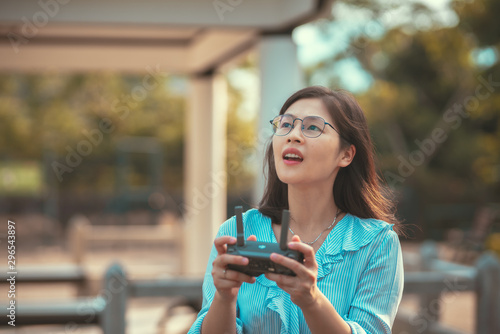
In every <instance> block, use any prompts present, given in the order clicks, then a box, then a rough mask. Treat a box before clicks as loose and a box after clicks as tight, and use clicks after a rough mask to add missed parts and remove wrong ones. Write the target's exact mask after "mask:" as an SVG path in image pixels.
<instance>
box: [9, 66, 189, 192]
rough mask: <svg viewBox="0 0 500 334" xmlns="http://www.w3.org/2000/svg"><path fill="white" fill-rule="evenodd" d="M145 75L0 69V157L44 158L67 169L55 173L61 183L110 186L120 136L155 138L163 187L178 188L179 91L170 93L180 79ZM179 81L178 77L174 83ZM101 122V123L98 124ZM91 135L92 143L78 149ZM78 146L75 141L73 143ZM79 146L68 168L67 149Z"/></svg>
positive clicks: (73, 186) (180, 141) (181, 124)
mask: <svg viewBox="0 0 500 334" xmlns="http://www.w3.org/2000/svg"><path fill="white" fill-rule="evenodd" d="M145 76H146V74H144V75H118V74H111V73H89V74H85V75H83V74H72V75H69V74H54V73H50V74H39V75H24V74H2V75H1V76H0V131H1V133H2V135H1V136H0V152H1V154H0V158H1V159H2V160H7V161H13V160H22V161H25V160H31V161H42V160H43V159H45V161H46V166H45V167H46V168H47V167H48V168H49V170H48V172H49V173H51V174H53V173H54V170H53V166H52V164H53V163H54V162H58V163H60V164H61V165H64V166H67V167H68V168H71V172H68V173H62V175H61V177H62V180H61V182H60V183H59V186H60V187H61V188H68V189H73V190H82V191H83V190H85V189H87V190H97V191H99V190H101V191H106V192H109V191H112V189H113V187H114V180H115V175H114V174H115V171H114V168H113V166H114V165H115V163H116V146H117V143H118V141H119V140H120V138H122V137H125V136H150V137H155V138H156V139H157V140H158V141H159V143H160V145H161V147H162V149H163V152H164V165H165V169H164V174H163V179H164V185H163V186H164V187H166V188H167V189H174V190H179V189H180V188H182V152H183V133H184V109H185V107H184V106H185V98H184V96H181V95H177V94H174V93H172V89H171V85H173V84H179V82H180V80H179V79H177V78H169V77H156V78H155V80H156V84H153V81H149V82H148V85H145V84H144V81H143V80H144V78H145ZM180 83H181V84H182V82H180ZM103 122H104V124H105V125H104V126H103ZM89 133H94V134H95V133H100V134H101V136H102V140H99V135H97V134H96V135H95V136H96V137H94V143H93V144H92V145H91V146H90V149H89V147H83V146H82V145H84V144H82V142H85V141H86V142H92V141H91V140H89V137H88V134H89ZM79 145H80V146H79ZM79 147H80V149H81V150H83V152H89V153H88V154H86V155H81V158H82V160H81V162H80V163H78V164H77V166H70V165H69V164H68V162H67V160H66V159H67V156H68V153H69V152H70V151H71V150H73V151H76V152H78V148H79ZM85 149H86V150H85Z"/></svg>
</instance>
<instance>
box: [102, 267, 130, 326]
mask: <svg viewBox="0 0 500 334" xmlns="http://www.w3.org/2000/svg"><path fill="white" fill-rule="evenodd" d="M127 290H128V282H127V278H126V276H125V272H124V271H123V268H122V266H121V265H120V264H118V263H115V264H113V265H111V266H110V267H109V269H108V270H107V272H106V276H105V277H104V287H103V290H101V293H100V294H101V297H103V298H104V300H105V301H106V307H105V309H104V311H103V314H102V317H101V319H100V323H101V328H102V332H103V334H125V327H126V324H125V311H126V308H127V295H128V293H127V292H128V291H127Z"/></svg>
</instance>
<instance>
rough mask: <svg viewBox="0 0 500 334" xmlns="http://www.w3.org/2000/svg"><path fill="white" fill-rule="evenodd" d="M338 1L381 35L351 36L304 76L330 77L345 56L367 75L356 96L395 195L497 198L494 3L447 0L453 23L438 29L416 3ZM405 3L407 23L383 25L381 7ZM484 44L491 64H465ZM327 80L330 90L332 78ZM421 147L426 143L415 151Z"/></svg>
mask: <svg viewBox="0 0 500 334" xmlns="http://www.w3.org/2000/svg"><path fill="white" fill-rule="evenodd" d="M339 3H340V4H342V5H346V6H350V8H351V9H352V10H356V9H357V10H360V11H362V12H363V13H366V12H368V13H369V15H368V17H369V18H370V19H371V20H373V21H374V22H378V23H384V22H385V25H384V29H385V32H384V34H383V35H382V37H380V38H370V37H369V34H368V33H367V31H366V29H365V31H364V32H363V31H362V32H361V33H358V34H353V36H352V37H351V39H350V42H349V45H348V46H347V47H346V50H344V51H343V52H341V53H338V54H336V55H335V56H333V57H332V58H331V59H327V60H325V61H323V62H322V63H320V64H318V65H316V66H315V67H313V68H310V69H308V70H307V74H308V78H310V79H311V78H313V77H314V75H315V74H316V73H325V72H327V73H334V71H333V69H334V68H335V66H336V64H338V63H339V62H340V61H341V60H343V59H349V58H355V59H356V60H357V61H359V63H360V64H362V66H363V69H364V70H365V71H366V72H368V73H369V74H370V75H371V76H372V77H373V78H374V84H373V85H372V86H371V87H370V89H368V90H367V91H365V92H362V93H359V94H358V96H357V97H358V99H359V101H360V104H361V105H362V107H363V109H364V110H365V112H366V114H367V118H368V121H369V123H370V128H371V131H372V136H373V138H374V142H375V144H376V147H377V152H378V157H379V159H378V163H379V167H380V170H381V171H383V174H384V176H385V177H386V178H387V176H388V175H389V176H392V177H389V179H388V182H389V184H390V185H392V186H393V187H394V188H396V189H399V190H401V191H402V192H403V188H408V187H409V188H411V189H412V192H416V193H417V196H418V198H419V199H420V201H422V202H423V203H424V204H425V203H443V202H474V203H481V202H498V201H500V65H499V62H498V55H499V47H500V38H499V36H500V23H499V21H498V19H497V17H496V16H497V14H498V12H499V10H500V7H499V6H500V3H499V2H498V1H495V0H477V1H474V2H470V1H467V2H466V1H456V2H454V3H453V6H454V8H455V11H456V14H457V17H458V19H459V22H458V25H453V26H446V25H442V24H439V23H438V20H437V16H436V15H435V13H433V11H432V10H430V9H428V8H426V7H425V6H423V5H422V4H417V2H416V1H415V2H410V3H408V2H401V3H395V2H372V1H370V2H367V1H355V2H352V1H349V2H346V1H341V2H339ZM405 6H406V7H407V8H406V10H407V11H410V12H411V13H412V15H411V16H410V17H409V18H410V19H409V20H407V21H403V20H402V21H401V22H400V24H395V23H394V21H396V20H392V21H389V20H385V21H384V19H383V18H384V17H387V16H388V11H390V10H400V11H404V8H403V7H405ZM398 8H399V9H398ZM424 16H426V17H427V18H428V20H427V21H425V22H430V23H429V24H427V25H426V26H425V28H422V27H421V25H420V26H419V24H418V21H419V20H418V19H417V18H419V19H421V18H423V17H424ZM392 18H393V19H394V18H395V16H392ZM412 18H415V19H412ZM387 22H389V23H387ZM323 24H324V23H323ZM331 24H335V22H334V21H333V22H332V23H331ZM326 34H328V32H327V33H326ZM485 48H486V49H487V50H489V51H491V54H495V53H496V62H495V61H494V62H492V64H482V63H479V62H477V60H475V59H474V57H473V55H474V53H475V52H477V50H484V49H485ZM488 81H490V84H485V82H488ZM330 82H331V83H332V85H331V87H332V88H337V87H338V86H337V87H335V86H336V85H337V84H338V83H340V82H341V81H340V80H339V79H338V78H330ZM491 83H492V84H491ZM492 90H493V91H492ZM478 92H479V93H478ZM440 129H441V130H443V133H444V134H442V136H441V139H442V140H439V142H437V141H436V140H434V139H433V133H435V132H433V131H439V130H440ZM429 140H430V141H432V143H431V142H429ZM422 142H426V143H429V146H427V148H425V146H424V148H422ZM419 144H420V145H419ZM422 156H423V159H417V158H420V157H422ZM411 158H413V162H414V163H411V161H410V159H411ZM402 160H405V161H407V162H408V161H409V162H410V164H411V167H412V168H411V169H412V170H411V172H410V171H405V170H404V168H403V169H402V168H401V165H402V163H401V161H402ZM401 170H403V173H401ZM388 172H389V173H388Z"/></svg>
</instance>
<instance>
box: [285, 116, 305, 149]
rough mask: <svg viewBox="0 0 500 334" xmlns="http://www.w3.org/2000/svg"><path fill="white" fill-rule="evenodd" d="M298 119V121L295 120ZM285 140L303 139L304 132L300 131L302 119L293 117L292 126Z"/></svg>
mask: <svg viewBox="0 0 500 334" xmlns="http://www.w3.org/2000/svg"><path fill="white" fill-rule="evenodd" d="M297 121H298V122H297ZM287 141H288V142H289V143H291V142H298V143H301V142H303V141H304V134H303V133H302V121H301V120H300V119H298V118H297V119H295V120H294V122H293V128H292V130H291V131H290V132H289V133H288V135H287Z"/></svg>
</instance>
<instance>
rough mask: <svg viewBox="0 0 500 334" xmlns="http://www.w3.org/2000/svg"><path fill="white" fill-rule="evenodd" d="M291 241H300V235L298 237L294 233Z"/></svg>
mask: <svg viewBox="0 0 500 334" xmlns="http://www.w3.org/2000/svg"><path fill="white" fill-rule="evenodd" d="M292 241H293V242H300V237H299V236H298V235H294V236H293V237H292Z"/></svg>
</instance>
